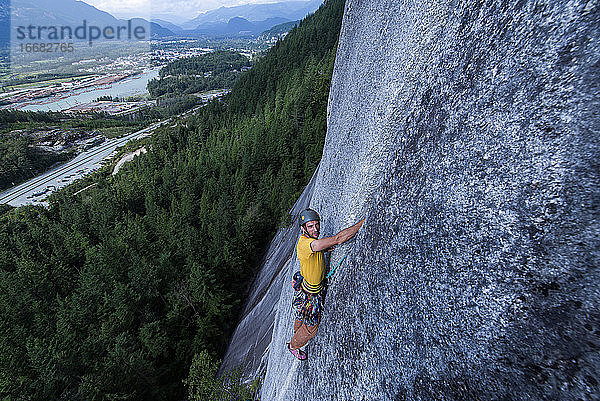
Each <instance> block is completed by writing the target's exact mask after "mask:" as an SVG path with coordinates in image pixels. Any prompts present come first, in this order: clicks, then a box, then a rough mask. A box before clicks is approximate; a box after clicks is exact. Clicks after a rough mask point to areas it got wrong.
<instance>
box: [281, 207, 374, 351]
mask: <svg viewBox="0 0 600 401" xmlns="http://www.w3.org/2000/svg"><path fill="white" fill-rule="evenodd" d="M320 221H321V218H320V217H319V215H318V214H317V212H315V211H314V210H312V209H306V210H304V211H303V212H302V213H300V217H299V223H300V230H302V235H300V238H299V239H298V244H297V245H296V253H297V255H298V260H300V272H301V274H302V277H303V279H302V288H301V289H300V290H298V291H296V294H295V295H294V301H293V302H292V305H293V307H294V308H295V309H296V320H295V322H294V336H293V337H292V340H291V341H290V342H289V343H288V349H289V350H290V352H291V353H292V354H293V355H294V356H295V357H296V358H298V359H300V360H304V359H306V352H304V351H302V350H301V349H300V348H301V347H303V346H304V345H306V343H307V342H308V340H310V339H311V338H313V337H314V336H315V334H317V329H318V328H319V323H320V321H321V311H322V310H323V297H324V284H325V283H324V278H325V256H324V252H327V251H332V250H333V248H334V247H335V246H336V245H340V244H343V243H344V242H346V241H348V240H350V239H351V238H352V237H354V235H355V234H356V233H357V232H358V230H359V229H360V227H361V226H362V224H363V222H364V221H365V219H362V220H361V221H359V222H358V223H356V224H355V225H353V226H352V227H348V228H346V229H344V230H342V231H340V232H339V233H337V234H336V235H334V236H332V237H325V238H321V239H319V234H320V231H321V223H320Z"/></svg>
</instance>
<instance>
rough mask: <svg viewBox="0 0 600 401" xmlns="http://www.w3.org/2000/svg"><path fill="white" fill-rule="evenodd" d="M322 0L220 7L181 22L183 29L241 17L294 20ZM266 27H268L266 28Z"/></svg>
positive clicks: (317, 5)
mask: <svg viewBox="0 0 600 401" xmlns="http://www.w3.org/2000/svg"><path fill="white" fill-rule="evenodd" d="M322 3H323V0H310V1H287V2H281V3H270V4H247V5H243V6H235V7H220V8H218V9H216V10H212V11H207V12H205V13H202V14H200V15H199V16H197V17H196V18H194V19H192V20H189V21H187V22H186V23H184V24H182V25H181V27H182V28H184V29H192V30H193V29H196V28H198V27H199V26H206V24H214V23H227V22H229V20H231V18H235V17H241V18H244V19H246V20H248V21H250V22H256V21H265V20H268V19H270V18H281V19H283V20H284V21H295V20H299V19H302V18H304V17H305V16H306V15H307V14H309V13H312V12H314V11H315V10H316V9H317V8H319V6H320V5H321V4H322ZM267 29H268V28H267Z"/></svg>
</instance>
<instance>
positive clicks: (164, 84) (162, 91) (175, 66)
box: [148, 50, 250, 97]
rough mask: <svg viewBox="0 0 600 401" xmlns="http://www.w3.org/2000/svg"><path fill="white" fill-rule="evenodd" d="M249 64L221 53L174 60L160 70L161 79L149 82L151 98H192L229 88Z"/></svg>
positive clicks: (230, 54) (246, 60)
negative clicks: (190, 95)
mask: <svg viewBox="0 0 600 401" xmlns="http://www.w3.org/2000/svg"><path fill="white" fill-rule="evenodd" d="M249 66H250V62H249V61H248V59H247V58H246V57H244V56H242V55H241V54H239V53H236V52H233V51H227V50H219V51H216V52H213V53H207V54H203V55H201V56H197V57H189V58H184V59H180V60H175V61H172V62H170V63H169V64H167V65H166V66H165V67H163V68H161V70H160V73H159V78H155V79H152V80H151V81H150V82H148V92H150V95H151V96H152V97H159V96H164V95H180V94H191V93H197V92H203V91H208V90H212V89H221V88H230V87H231V86H232V85H233V83H234V82H235V80H236V78H237V77H238V76H239V75H240V72H241V70H242V68H243V67H249Z"/></svg>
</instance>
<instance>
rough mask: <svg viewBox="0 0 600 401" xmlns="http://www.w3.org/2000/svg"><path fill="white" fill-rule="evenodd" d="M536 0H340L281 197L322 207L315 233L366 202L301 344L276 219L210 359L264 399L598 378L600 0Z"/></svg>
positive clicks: (507, 395) (477, 389)
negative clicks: (239, 313)
mask: <svg viewBox="0 0 600 401" xmlns="http://www.w3.org/2000/svg"><path fill="white" fill-rule="evenodd" d="M533 4H534V2H523V3H521V4H519V5H517V4H500V3H486V4H483V3H478V4H475V3H470V2H464V3H461V4H458V3H456V2H455V1H452V0H445V1H441V2H440V1H433V0H426V1H423V2H418V3H417V2H398V1H392V0H373V1H363V0H347V1H346V9H345V10H346V11H345V14H344V19H343V25H342V31H341V34H340V39H339V46H338V49H337V57H336V61H335V68H334V73H333V78H332V84H331V89H330V92H329V106H328V110H327V115H328V118H327V136H326V140H325V146H324V148H323V157H322V159H321V162H320V165H319V167H318V171H317V172H316V173H315V176H314V177H313V180H311V183H310V184H309V186H308V187H307V189H306V191H305V193H304V194H303V197H302V198H301V199H299V200H298V204H297V205H296V207H295V208H294V209H293V210H292V214H293V215H295V216H297V212H298V210H301V209H302V208H303V207H306V206H310V207H312V208H314V209H315V210H317V211H318V212H320V214H321V216H322V221H321V229H322V235H323V236H331V235H334V234H335V233H337V232H338V231H340V230H341V229H343V228H345V227H348V226H349V225H351V224H353V223H354V222H356V221H357V220H359V219H360V218H362V217H366V219H367V220H366V222H365V224H364V225H363V227H362V228H361V230H360V231H359V232H358V235H357V236H356V237H355V238H354V240H352V241H351V242H349V243H346V244H343V245H341V246H338V247H336V249H335V251H334V252H333V253H332V256H331V258H332V260H331V264H330V266H335V265H336V264H337V263H338V262H340V261H341V260H342V258H344V257H345V259H344V262H343V263H342V265H341V266H340V267H339V268H338V270H337V271H336V273H335V275H334V276H333V277H332V279H331V280H330V281H329V286H328V290H327V295H326V299H325V306H324V314H323V318H322V321H321V324H320V327H319V331H318V333H317V335H316V337H315V338H313V339H312V340H311V341H310V342H309V344H308V345H307V346H306V350H307V353H308V360H307V361H303V362H300V361H298V360H296V359H295V358H294V357H293V356H292V355H291V354H290V352H289V351H288V350H287V349H286V348H287V347H286V343H287V342H289V341H290V338H291V337H292V333H293V323H294V322H293V318H294V313H293V311H292V310H291V303H292V298H293V295H294V291H293V289H292V287H291V285H290V281H291V278H292V276H293V274H294V272H296V271H298V270H300V266H299V264H298V260H297V257H296V255H295V251H294V247H295V242H296V241H297V239H298V235H299V230H298V228H297V226H294V225H291V226H290V227H287V228H285V229H282V231H280V233H279V234H278V235H277V236H276V237H275V239H274V242H273V243H272V244H271V246H270V248H269V250H268V252H267V255H268V256H267V257H266V258H265V263H264V267H263V269H261V271H260V272H259V275H258V278H257V280H256V282H255V284H254V285H253V287H252V288H251V290H250V293H251V299H249V300H248V302H247V306H246V308H245V310H244V313H243V319H242V321H241V323H240V324H239V326H238V329H236V332H235V334H234V336H233V339H232V342H231V344H230V346H229V350H228V353H227V356H226V358H225V361H224V365H225V366H229V367H234V366H237V365H239V364H240V363H245V364H247V365H250V366H252V369H253V371H252V372H250V376H252V377H258V376H260V377H261V378H262V379H263V384H262V389H261V394H260V399H264V400H280V401H301V400H302V401H305V400H341V401H343V400H348V401H350V400H364V401H366V400H380V401H396V400H405V401H417V400H422V401H433V400H515V401H525V400H544V399H547V400H580V399H596V398H597V395H598V381H597V380H596V378H597V377H598V372H600V360H599V359H598V357H597V356H598V333H599V332H600V331H599V330H600V312H599V310H600V291H598V283H599V282H600V253H599V252H598V250H599V249H600V235H599V233H600V202H598V199H600V168H599V165H598V160H600V141H598V127H599V126H600V114H599V113H598V106H597V105H598V104H599V102H600V92H599V91H598V82H599V78H600V70H599V69H598V62H597V58H596V57H593V56H592V55H597V54H599V52H600V43H599V42H598V41H597V40H596V38H597V29H598V21H600V9H599V8H598V7H589V6H588V7H587V8H586V4H588V3H587V2H585V1H575V2H569V3H567V2H560V3H553V5H552V6H551V7H534V6H533ZM584 8H585V10H586V11H582V10H584ZM565 15H569V16H570V18H564V16H565ZM398 16H403V17H402V18H398ZM288 37H289V36H288ZM286 39H287V38H286ZM285 44H286V41H283V42H282V46H284V45H285ZM273 65H274V66H275V65H276V64H275V63H274V64H273ZM291 220H292V221H293V219H291Z"/></svg>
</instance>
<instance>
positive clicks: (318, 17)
mask: <svg viewBox="0 0 600 401" xmlns="http://www.w3.org/2000/svg"><path fill="white" fill-rule="evenodd" d="M343 8H344V1H343V0H331V1H327V2H326V3H325V4H324V5H323V6H321V8H320V9H319V10H318V11H316V12H315V13H314V14H313V15H311V16H309V17H307V18H306V19H305V20H303V21H301V22H300V24H299V25H298V26H296V27H295V28H294V29H293V30H292V31H291V32H290V33H289V34H288V35H287V37H286V38H285V39H284V40H282V41H280V42H278V43H277V44H276V45H275V46H274V47H272V48H271V49H270V50H269V51H268V52H267V54H266V55H265V56H264V57H262V58H261V59H260V60H259V61H258V62H257V63H256V64H255V65H254V66H253V68H252V69H251V70H250V71H247V72H244V73H242V74H240V75H239V77H238V78H237V80H236V82H235V84H234V86H233V89H232V91H231V93H230V94H229V95H228V96H227V97H226V98H225V99H224V100H223V101H213V102H212V103H210V104H208V105H207V106H205V107H203V108H200V109H199V110H198V111H197V112H196V113H195V114H193V115H191V116H189V117H186V118H180V119H179V120H177V121H174V124H170V125H167V126H164V127H163V128H161V129H160V130H159V131H157V132H155V134H154V135H153V136H152V137H151V143H150V144H149V149H150V151H148V153H146V154H145V155H142V156H139V157H137V158H136V159H134V161H132V162H130V163H128V164H126V165H125V166H124V167H123V169H122V170H121V171H120V172H119V174H117V175H114V176H113V175H111V174H110V172H109V171H108V170H101V171H99V172H97V173H95V174H94V175H91V176H88V177H86V178H85V179H83V180H80V181H78V182H76V183H74V184H72V185H70V186H69V187H67V188H65V189H64V190H61V191H58V192H57V193H55V194H53V195H52V196H51V197H50V199H49V207H48V208H42V207H37V206H27V207H20V208H10V209H8V208H6V207H5V208H3V209H1V210H0V213H2V215H0V243H2V247H1V248H0V399H3V400H22V399H25V400H45V401H46V400H65V401H66V400H69V401H73V400H75V401H76V400H82V401H83V400H182V399H186V398H187V399H190V400H215V399H228V400H229V399H238V398H235V397H234V398H228V397H229V396H226V395H224V394H225V393H223V392H222V391H221V390H220V389H219V388H218V387H219V385H220V384H219V381H218V380H216V381H215V377H214V376H212V377H211V376H210V374H209V375H208V376H207V373H206V372H216V369H214V367H215V366H218V363H219V360H220V358H221V357H222V355H223V353H224V351H225V349H226V347H227V344H228V341H229V338H230V335H231V333H232V331H233V329H234V328H235V324H236V320H237V317H238V313H239V311H240V308H241V306H242V303H243V301H244V296H245V294H246V293H247V291H248V287H249V285H250V284H251V282H252V278H253V277H254V275H255V273H256V270H257V268H258V263H259V261H260V259H261V256H262V255H263V252H264V251H265V247H266V246H267V244H268V242H269V240H270V239H271V238H272V236H273V235H274V233H275V231H276V229H277V228H278V227H280V226H282V225H285V224H289V222H290V216H288V215H287V212H288V210H289V209H290V207H291V206H292V204H293V202H294V201H295V200H296V198H297V197H298V195H299V194H300V193H301V191H302V189H303V187H304V186H305V185H306V183H307V182H308V181H309V179H310V177H311V176H312V174H313V172H314V170H315V168H316V166H317V164H318V162H319V160H320V158H321V155H322V150H323V144H324V138H325V133H326V109H327V100H328V94H329V87H330V81H331V74H332V70H333V65H334V60H335V54H336V47H337V39H338V35H339V31H340V26H341V20H342V14H343ZM91 184H95V185H93V186H92V187H89V186H90V185H91ZM84 188H87V189H86V190H84V191H80V190H82V189H84ZM206 367H209V368H210V369H209V368H206ZM209 382H210V383H213V384H214V385H212V384H211V385H207V383H209ZM210 383H209V384H210ZM221 383H222V382H221ZM240 394H242V393H240ZM246 399H247V398H246Z"/></svg>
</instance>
